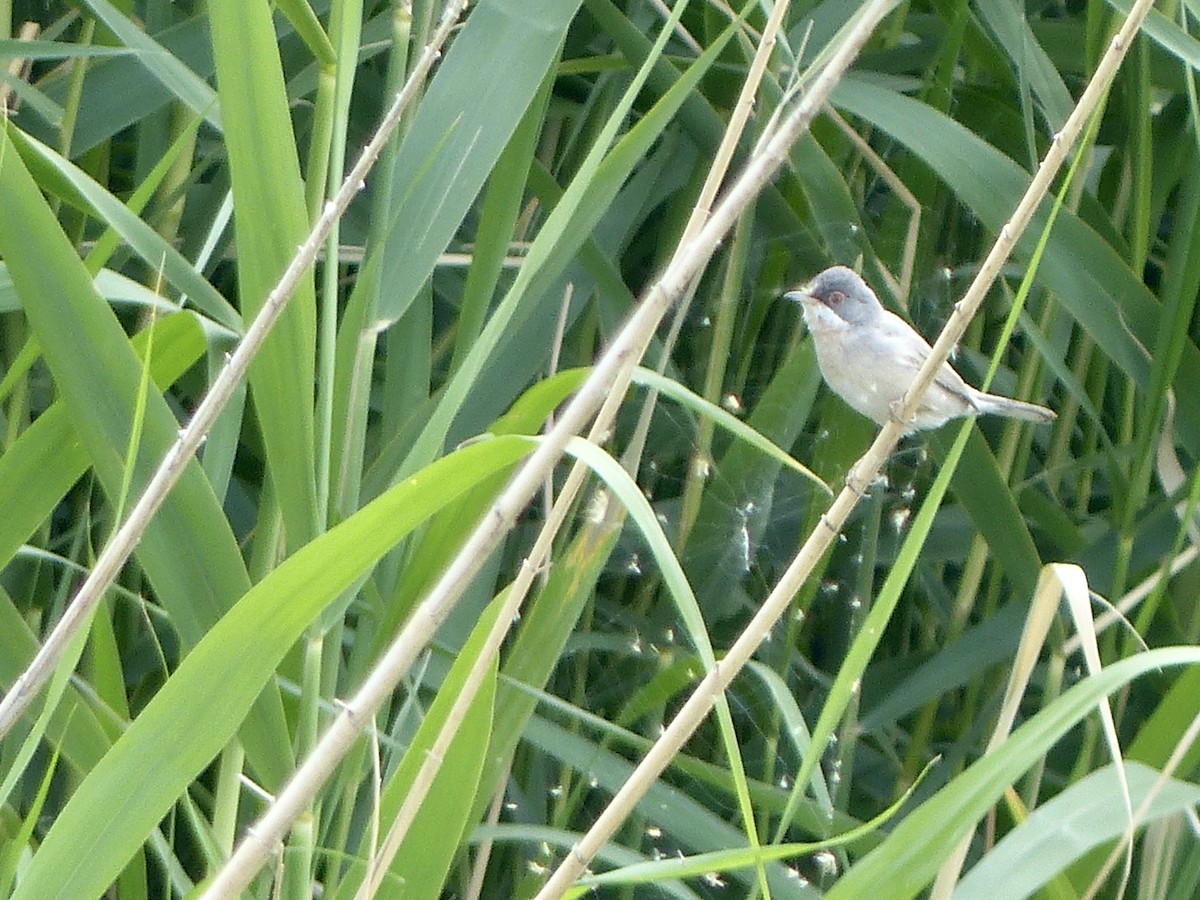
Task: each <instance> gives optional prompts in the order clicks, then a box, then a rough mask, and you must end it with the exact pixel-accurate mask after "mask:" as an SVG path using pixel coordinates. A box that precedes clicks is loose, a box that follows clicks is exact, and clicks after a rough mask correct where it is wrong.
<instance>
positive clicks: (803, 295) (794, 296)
mask: <svg viewBox="0 0 1200 900" xmlns="http://www.w3.org/2000/svg"><path fill="white" fill-rule="evenodd" d="M783 299H784V300H791V301H792V302H793V303H805V302H809V301H812V300H814V299H816V298H814V297H813V295H812V294H810V293H809V292H808V288H807V287H802V288H797V289H796V290H794V291H788V292H787V293H786V294H784V295H783Z"/></svg>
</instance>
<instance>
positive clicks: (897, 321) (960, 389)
mask: <svg viewBox="0 0 1200 900" xmlns="http://www.w3.org/2000/svg"><path fill="white" fill-rule="evenodd" d="M882 326H883V327H882V329H881V331H882V332H883V333H884V334H885V335H887V337H888V338H890V339H891V340H890V341H889V344H890V345H891V346H892V347H893V348H895V352H896V353H897V355H899V356H902V357H903V359H904V361H905V362H906V363H908V364H909V365H911V366H913V367H914V368H920V367H921V366H923V365H924V364H925V360H927V359H928V358H929V354H930V353H932V352H933V348H932V347H930V346H929V342H928V341H926V340H925V338H923V337H921V335H920V333H918V332H917V330H916V329H915V328H913V327H912V326H911V325H909V324H908V323H907V322H905V321H904V320H903V319H901V318H900V317H899V316H898V315H896V314H895V313H893V312H891V311H889V310H885V311H884V320H883V323H882ZM933 383H934V384H936V385H938V386H939V387H941V388H942V389H943V390H946V391H949V392H950V393H952V394H956V395H958V396H960V397H963V398H968V399H969V398H970V396H971V392H970V390H969V388H968V387H967V383H966V382H965V381H963V379H962V376H961V375H959V374H958V373H957V372H956V371H954V367H953V366H951V365H950V363H948V362H944V363H942V366H941V368H940V369H939V370H938V373H937V375H935V376H934V378H933Z"/></svg>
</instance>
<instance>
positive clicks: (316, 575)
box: [14, 438, 529, 900]
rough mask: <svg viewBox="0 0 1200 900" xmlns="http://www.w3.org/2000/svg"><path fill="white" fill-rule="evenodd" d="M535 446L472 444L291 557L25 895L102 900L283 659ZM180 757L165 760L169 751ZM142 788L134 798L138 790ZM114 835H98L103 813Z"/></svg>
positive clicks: (128, 746)
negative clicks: (358, 585)
mask: <svg viewBox="0 0 1200 900" xmlns="http://www.w3.org/2000/svg"><path fill="white" fill-rule="evenodd" d="M528 450H529V443H528V441H525V440H521V439H507V438H497V439H495V440H493V441H485V442H482V443H479V444H474V445H472V446H470V447H465V448H463V449H462V450H459V451H458V452H456V453H454V454H451V455H450V456H448V457H445V458H444V459H441V460H439V461H438V462H436V463H434V464H433V465H431V466H429V467H428V468H427V469H426V470H424V471H422V472H419V473H417V474H416V475H414V476H412V477H410V478H408V479H406V480H404V481H403V482H401V483H400V484H398V485H396V487H394V488H392V489H391V490H390V491H388V493H386V494H385V495H383V496H382V497H380V498H379V499H378V500H376V501H375V502H373V503H371V504H370V505H369V506H366V507H364V508H363V509H362V510H360V511H359V512H358V513H356V514H355V515H354V516H352V517H351V518H349V519H347V520H346V521H345V522H343V523H342V524H341V525H339V526H337V527H336V528H334V529H332V530H330V531H329V532H327V533H326V534H324V535H322V536H321V537H319V538H318V539H316V540H314V541H313V542H311V543H309V544H307V545H306V546H305V547H303V548H302V549H301V550H300V551H298V552H297V553H295V554H293V555H292V556H290V557H289V558H288V559H286V560H285V561H284V562H283V563H282V564H281V565H280V566H279V567H278V568H277V569H275V570H274V571H273V572H271V574H270V575H268V576H267V577H266V578H264V579H263V580H262V581H261V582H259V583H258V584H256V585H255V586H254V587H253V588H252V589H251V590H250V591H249V592H248V593H247V594H246V595H245V597H243V598H242V600H241V601H240V602H239V603H238V604H237V605H236V606H234V607H233V609H231V610H230V611H229V613H228V614H227V615H226V616H225V617H224V618H222V619H221V621H220V622H218V623H217V624H216V625H215V626H213V628H212V629H211V630H210V631H209V632H208V634H207V635H206V636H205V637H204V639H203V640H202V641H201V642H200V643H199V644H198V645H197V646H196V647H195V648H194V649H193V650H192V652H191V653H189V654H188V656H187V657H186V658H185V659H184V660H183V662H182V663H181V664H180V666H179V668H178V669H177V670H176V671H175V673H174V674H173V675H172V676H171V678H170V679H169V680H168V681H167V683H166V684H165V685H163V687H162V689H161V690H160V691H159V692H158V693H157V694H156V695H155V696H154V699H153V700H152V701H150V703H149V705H147V707H146V708H145V709H144V710H143V711H142V712H141V714H140V715H139V716H138V717H137V719H135V720H134V721H133V723H132V724H130V726H129V728H128V729H127V730H126V731H125V733H124V734H123V735H122V736H121V738H120V740H118V741H117V743H116V744H114V745H113V748H112V750H111V751H110V752H109V753H108V754H107V755H106V756H105V757H104V759H103V760H101V762H100V763H99V765H97V766H96V768H95V769H94V770H92V772H91V773H90V774H89V775H88V777H87V778H86V779H84V781H83V783H82V784H81V785H80V786H79V789H78V790H77V791H76V792H75V794H74V795H73V796H72V797H71V799H70V800H69V801H68V802H67V804H66V806H65V807H63V809H62V811H61V812H60V813H59V815H58V818H57V819H56V820H55V822H54V824H53V826H52V827H51V828H50V831H49V832H48V833H47V834H46V837H45V840H44V841H43V842H42V845H41V848H40V849H39V851H38V853H37V855H36V856H35V857H34V859H33V862H32V864H31V865H30V867H29V869H28V871H27V872H26V874H25V877H24V878H23V879H22V881H21V884H20V886H19V888H18V891H17V893H16V894H15V895H14V896H15V897H17V898H23V900H29V898H39V900H40V898H46V897H63V898H65V897H94V896H96V895H98V894H100V893H101V892H103V890H104V888H105V886H106V885H107V884H108V883H109V882H110V881H111V880H112V879H113V878H114V877H115V876H116V874H117V872H119V871H120V870H121V868H122V867H123V866H124V865H125V864H126V862H127V861H128V860H129V858H130V856H131V855H132V854H133V853H134V852H135V851H136V850H137V848H138V847H139V846H141V844H142V842H143V841H145V840H146V836H147V834H148V833H149V832H150V830H151V829H152V828H153V827H154V826H155V824H156V823H157V822H158V821H159V820H160V819H161V818H162V817H163V816H164V815H166V814H167V812H168V811H169V810H170V808H171V806H172V804H174V803H175V802H176V800H177V799H178V797H179V795H180V794H181V793H183V792H184V791H186V790H187V786H188V784H189V783H190V782H191V781H192V780H193V779H195V778H196V776H197V775H198V774H199V773H200V772H201V770H203V769H204V768H205V766H207V765H208V764H209V763H210V762H212V760H213V758H214V757H215V756H216V755H217V753H218V752H220V750H221V748H222V747H223V746H224V745H225V744H226V743H227V742H228V741H229V740H230V738H232V737H233V735H234V734H235V733H236V732H237V730H238V727H239V725H240V724H241V722H242V720H243V718H244V717H245V716H246V714H247V712H248V711H249V709H250V707H251V705H252V704H253V703H254V701H255V698H256V697H257V696H258V695H259V693H260V692H261V691H262V689H263V687H264V686H265V685H266V684H268V682H269V681H270V679H271V678H272V676H273V675H274V673H275V669H276V667H277V666H278V665H279V663H280V662H281V661H282V660H283V657H284V655H285V654H286V653H287V652H288V650H290V649H291V647H292V645H293V644H294V643H295V642H296V640H297V639H298V638H299V637H300V635H301V634H303V633H304V630H305V629H306V628H307V627H308V626H309V625H310V624H311V623H312V622H313V621H314V620H315V619H316V617H317V616H318V615H320V613H321V610H322V609H323V608H324V607H325V606H326V605H327V604H328V603H330V602H332V601H333V600H335V599H336V598H337V597H338V596H340V595H341V593H342V592H343V591H345V590H346V589H347V588H348V587H350V586H351V585H353V584H354V583H355V582H356V581H357V580H358V579H359V578H361V576H362V574H363V573H364V572H366V571H367V570H368V569H369V568H370V567H371V566H372V565H373V564H374V563H375V562H376V561H377V560H378V559H379V557H380V556H382V555H383V554H384V553H386V552H387V551H388V550H389V549H390V548H391V547H393V546H395V544H396V542H397V541H399V540H400V539H402V538H403V537H404V536H405V535H406V534H408V533H410V532H411V531H412V529H413V528H415V527H416V526H418V525H419V524H421V522H423V521H424V520H425V519H427V518H428V517H429V516H430V515H431V514H432V513H434V512H436V511H437V510H438V509H439V508H441V507H442V506H444V505H445V504H446V503H449V502H450V501H452V500H453V499H454V498H455V497H457V496H459V495H461V493H462V492H463V491H465V490H468V489H470V488H471V487H472V486H473V485H474V484H476V483H477V482H478V481H479V479H481V478H484V477H486V476H488V475H490V474H492V473H493V472H496V471H499V470H501V469H504V468H506V467H509V466H511V465H512V464H513V463H514V462H516V461H517V460H519V459H520V458H521V457H522V456H523V455H524V454H525V453H527V452H528ZM164 746H169V747H171V748H172V752H171V753H170V754H166V755H164V754H163V752H162V748H163V747H164ZM131 784H137V785H138V789H137V790H136V791H131V790H129V786H130V785H131ZM98 809H103V810H105V811H106V817H107V820H108V821H109V822H110V825H111V827H108V828H103V829H98V828H96V820H95V815H96V810H98Z"/></svg>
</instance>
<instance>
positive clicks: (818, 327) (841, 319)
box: [784, 266, 1057, 434]
mask: <svg viewBox="0 0 1200 900" xmlns="http://www.w3.org/2000/svg"><path fill="white" fill-rule="evenodd" d="M784 299H787V300H799V301H800V303H801V304H803V308H804V321H805V322H806V323H807V325H808V330H809V331H810V332H811V333H812V336H813V341H814V342H815V343H816V347H817V364H818V365H819V366H820V367H821V376H822V377H823V378H824V379H825V383H826V384H828V385H829V386H830V387H831V388H833V391H834V393H836V394H837V395H838V396H839V397H841V398H842V399H843V400H845V401H846V402H847V403H848V404H850V406H851V407H853V408H854V409H855V410H857V411H858V412H860V413H862V414H863V415H864V416H866V417H867V418H868V419H873V420H874V421H875V422H877V423H878V424H880V425H883V424H886V422H887V420H888V418H889V417H890V416H891V415H892V411H893V408H894V407H895V405H896V404H897V403H898V402H899V401H900V398H901V397H903V396H904V393H905V391H907V390H908V389H909V387H910V386H911V385H912V383H913V381H914V380H915V379H916V376H917V370H918V369H919V368H920V367H921V364H922V363H924V362H925V359H926V358H927V357H928V356H929V353H930V348H929V344H928V343H927V342H926V341H925V339H924V338H923V337H921V335H919V334H917V332H916V331H914V330H913V328H912V326H910V325H909V324H908V323H907V322H905V321H904V320H903V319H901V318H900V317H899V316H897V315H896V314H895V313H892V312H889V311H888V310H886V309H884V308H883V304H881V303H880V302H879V298H878V297H876V296H875V292H874V291H872V290H871V288H870V287H868V286H867V283H866V282H865V281H863V280H862V278H860V277H859V276H858V273H856V272H855V271H853V270H852V269H848V268H846V267H845V266H833V267H832V268H829V269H826V270H825V271H824V272H822V273H821V274H820V275H818V276H817V277H816V278H814V279H813V280H812V281H811V282H809V284H807V285H806V286H804V287H802V288H800V289H799V290H796V291H791V292H789V293H787V294H785V295H784ZM986 413H994V414H995V415H1000V416H1008V417H1010V418H1013V419H1025V420H1026V421H1029V422H1037V423H1038V424H1041V425H1046V424H1049V423H1050V422H1053V421H1054V420H1055V418H1057V416H1056V414H1055V413H1054V411H1053V410H1049V409H1046V408H1045V407H1044V406H1036V405H1034V404H1032V403H1024V402H1022V401H1020V400H1010V399H1009V398H1008V397H998V396H996V395H995V394H985V393H984V392H983V391H978V390H976V389H975V388H973V387H971V386H970V385H969V384H967V383H966V382H965V381H963V380H962V377H961V376H960V375H959V374H958V373H957V372H955V371H954V369H952V368H951V367H950V364H949V363H943V364H942V368H941V369H940V370H939V372H938V374H937V377H936V378H935V379H934V382H933V384H931V385H930V386H929V390H928V391H927V392H926V393H925V396H924V398H923V399H922V400H921V405H920V406H918V407H917V411H916V413H915V414H914V415H913V418H912V421H911V422H909V425H908V432H907V433H909V434H911V433H912V432H914V431H918V430H923V429H926V428H937V427H939V426H941V425H944V424H945V423H946V422H948V421H949V420H950V419H956V418H958V417H960V416H977V415H981V414H986Z"/></svg>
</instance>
